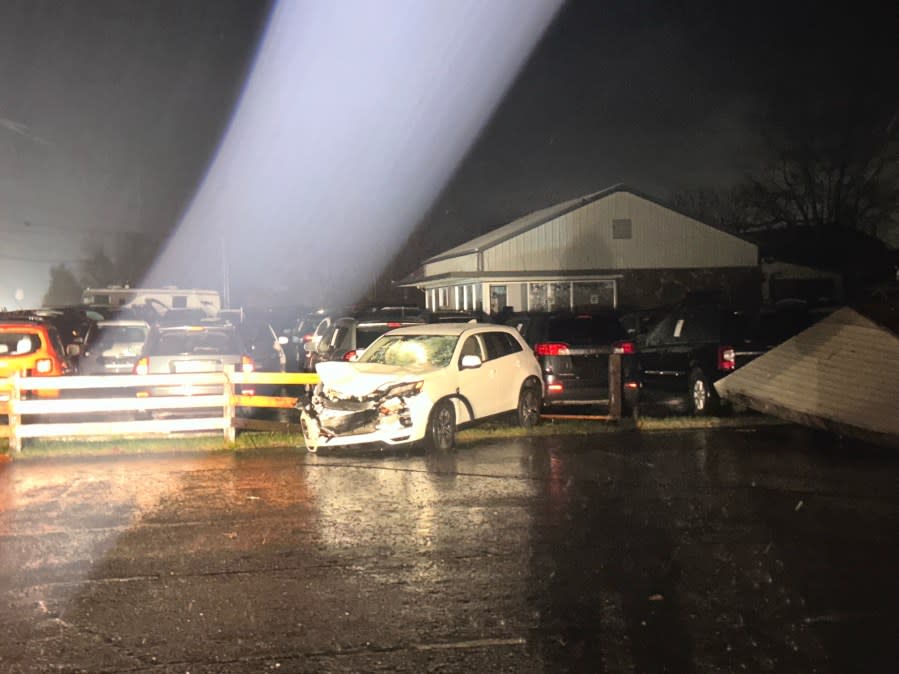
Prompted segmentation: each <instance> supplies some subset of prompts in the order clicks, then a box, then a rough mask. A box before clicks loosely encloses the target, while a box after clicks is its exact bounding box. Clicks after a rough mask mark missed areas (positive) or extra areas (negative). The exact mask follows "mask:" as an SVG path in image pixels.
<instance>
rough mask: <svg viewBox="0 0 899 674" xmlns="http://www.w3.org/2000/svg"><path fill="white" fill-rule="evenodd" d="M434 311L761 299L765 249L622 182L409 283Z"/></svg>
mask: <svg viewBox="0 0 899 674" xmlns="http://www.w3.org/2000/svg"><path fill="white" fill-rule="evenodd" d="M402 285H405V286H415V287H417V288H419V289H421V290H423V291H424V292H425V297H426V303H427V306H428V308H430V309H438V310H439V309H478V308H481V309H484V310H485V311H489V312H491V313H495V312H498V311H500V310H501V309H503V308H504V307H509V308H511V309H513V310H517V311H524V310H530V311H540V310H554V309H574V310H588V309H593V308H609V307H633V308H640V307H649V306H657V305H660V304H665V303H667V302H671V301H676V300H678V299H680V298H681V297H682V296H683V295H684V294H685V293H686V292H687V291H692V290H718V291H724V293H725V294H727V295H734V294H736V295H739V296H743V295H746V296H749V297H750V298H751V299H754V300H755V301H757V297H758V295H759V292H760V291H759V274H758V248H757V246H756V245H755V244H753V243H750V242H748V241H745V240H743V239H741V238H739V237H737V236H734V235H733V234H730V233H728V232H725V231H723V230H720V229H717V228H715V227H712V226H710V225H707V224H705V223H702V222H700V221H698V220H696V219H695V218H692V217H690V216H689V215H686V214H684V213H681V212H679V211H676V210H674V209H673V208H671V207H669V206H666V205H665V204H663V203H661V202H660V201H658V200H656V199H654V198H652V197H650V196H647V195H645V194H642V193H640V192H637V191H636V190H633V189H630V188H628V187H625V186H623V185H616V186H614V187H610V188H608V189H605V190H602V191H599V192H594V193H592V194H588V195H585V196H582V197H577V198H575V199H571V200H569V201H565V202H562V203H559V204H555V205H553V206H550V207H548V208H544V209H541V210H539V211H535V212H533V213H529V214H528V215H525V216H523V217H521V218H518V219H517V220H514V221H513V222H510V223H508V224H506V225H503V226H502V227H499V228H497V229H495V230H493V231H492V232H489V233H487V234H484V235H482V236H479V237H477V238H474V239H472V240H470V241H468V242H466V243H463V244H461V245H459V246H456V247H455V248H451V249H450V250H447V251H445V252H443V253H441V254H439V255H436V256H434V257H432V258H430V259H428V260H426V261H425V262H424V263H423V264H422V266H421V267H420V268H419V269H418V270H417V271H416V272H414V273H413V274H412V275H410V276H409V277H408V278H406V279H404V280H403V281H402Z"/></svg>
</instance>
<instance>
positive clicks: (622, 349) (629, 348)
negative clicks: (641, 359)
mask: <svg viewBox="0 0 899 674" xmlns="http://www.w3.org/2000/svg"><path fill="white" fill-rule="evenodd" d="M636 352H637V348H636V347H635V346H634V343H633V342H629V341H626V340H625V341H622V342H615V343H614V344H613V345H612V353H620V354H622V355H625V356H629V355H631V354H633V353H636Z"/></svg>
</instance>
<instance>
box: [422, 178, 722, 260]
mask: <svg viewBox="0 0 899 674" xmlns="http://www.w3.org/2000/svg"><path fill="white" fill-rule="evenodd" d="M618 192H627V193H629V194H633V195H634V196H637V197H640V198H641V199H645V200H646V201H649V202H652V203H654V204H656V205H657V206H661V207H662V208H665V209H668V210H669V211H672V212H674V213H678V214H679V215H683V216H685V217H688V218H691V219H692V220H696V221H697V222H702V221H701V220H698V219H697V218H696V217H694V216H692V215H690V214H689V213H684V212H683V211H681V210H679V209H676V208H673V207H672V206H670V205H669V204H666V203H664V202H663V201H661V200H659V199H657V198H655V197H653V196H650V195H648V194H645V193H643V192H640V191H639V190H635V189H633V188H631V187H628V186H627V185H625V184H623V183H618V184H616V185H612V186H611V187H607V188H605V189H603V190H599V191H598V192H592V193H591V194H585V195H582V196H579V197H575V198H574V199H569V200H568V201H563V202H561V203H558V204H554V205H552V206H547V207H546V208H541V209H540V210H537V211H533V212H531V213H528V214H526V215H523V216H521V217H520V218H517V219H515V220H513V221H512V222H510V223H508V224H505V225H502V226H501V227H497V228H496V229H494V230H492V231H490V232H487V233H486V234H482V235H481V236H478V237H475V238H474V239H470V240H468V241H466V242H465V243H462V244H459V245H458V246H456V247H454V248H450V249H449V250H446V251H444V252H442V253H439V254H437V255H435V256H433V257H431V258H428V259H427V260H425V262H424V264H427V263H429V262H438V261H440V260H447V259H450V258H454V257H459V256H462V255H470V254H472V253H477V252H480V251H484V250H486V249H488V248H492V247H494V246H497V245H499V244H501V243H503V242H504V241H508V240H509V239H511V238H514V237H516V236H518V235H519V234H523V233H524V232H527V231H530V230H532V229H535V228H537V227H539V226H541V225H544V224H546V223H547V222H550V221H551V220H555V219H556V218H559V217H561V216H563V215H565V214H566V213H570V212H571V211H575V210H577V209H579V208H582V207H584V206H587V205H588V204H592V203H593V202H595V201H599V200H600V199H603V198H605V197H608V196H611V195H613V194H616V193H618ZM702 224H704V225H706V226H707V227H709V228H711V229H719V230H720V231H723V232H725V233H726V234H729V235H731V236H734V237H736V235H735V234H734V233H733V232H729V231H727V230H723V229H720V228H719V227H715V226H714V225H709V224H708V223H705V222H702ZM736 238H740V237H736Z"/></svg>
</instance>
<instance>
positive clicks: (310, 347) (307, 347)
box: [303, 342, 315, 353]
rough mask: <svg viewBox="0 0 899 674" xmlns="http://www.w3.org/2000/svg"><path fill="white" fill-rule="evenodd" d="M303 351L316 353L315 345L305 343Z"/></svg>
mask: <svg viewBox="0 0 899 674" xmlns="http://www.w3.org/2000/svg"><path fill="white" fill-rule="evenodd" d="M303 351H305V352H306V353H312V352H313V351H315V345H314V344H313V343H312V342H305V343H304V344H303Z"/></svg>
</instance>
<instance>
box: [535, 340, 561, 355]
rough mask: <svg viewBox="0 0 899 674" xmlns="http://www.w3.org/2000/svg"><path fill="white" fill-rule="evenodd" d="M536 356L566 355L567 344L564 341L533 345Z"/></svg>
mask: <svg viewBox="0 0 899 674" xmlns="http://www.w3.org/2000/svg"><path fill="white" fill-rule="evenodd" d="M534 353H536V354H537V355H538V356H567V355H568V345H567V344H565V343H564V342H542V343H540V344H537V345H536V346H535V347H534Z"/></svg>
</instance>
